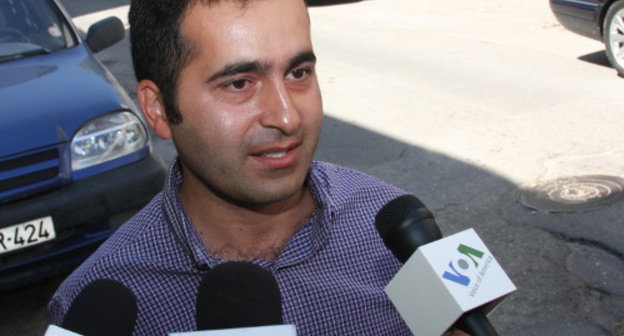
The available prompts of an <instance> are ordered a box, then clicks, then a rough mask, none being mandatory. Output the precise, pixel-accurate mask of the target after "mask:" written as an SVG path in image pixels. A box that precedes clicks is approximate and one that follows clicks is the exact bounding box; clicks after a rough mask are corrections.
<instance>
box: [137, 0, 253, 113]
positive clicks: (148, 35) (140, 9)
mask: <svg viewBox="0 0 624 336" xmlns="http://www.w3.org/2000/svg"><path fill="white" fill-rule="evenodd" d="M197 1H201V3H202V4H204V5H211V4H214V3H217V2H219V1H220V0H132V1H131V2H130V3H131V4H130V13H129V14H128V18H129V21H130V43H131V49H132V63H133V65H134V73H135V75H136V78H137V80H138V81H141V80H144V79H149V80H151V81H153V82H154V83H156V85H157V86H158V88H159V89H160V91H161V92H162V95H163V97H162V98H163V101H164V104H165V114H166V116H167V120H168V121H169V122H170V123H171V124H174V125H175V124H179V123H180V122H181V121H182V115H180V111H179V110H178V107H177V103H176V87H177V85H176V84H177V80H178V75H179V74H180V71H181V70H182V68H183V67H184V66H185V65H186V64H187V63H188V62H189V61H190V60H191V59H192V58H193V52H194V51H193V45H192V43H191V42H189V41H186V40H185V39H184V37H183V36H182V35H181V33H180V24H181V22H182V19H183V17H184V14H185V11H186V10H187V8H188V7H190V5H191V4H194V3H195V2H197ZM238 1H239V2H241V3H242V4H243V5H244V4H245V3H246V2H247V1H249V0H238Z"/></svg>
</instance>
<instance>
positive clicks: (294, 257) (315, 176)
mask: <svg viewBox="0 0 624 336" xmlns="http://www.w3.org/2000/svg"><path fill="white" fill-rule="evenodd" d="M320 168H321V166H320V164H319V163H318V162H312V164H311V165H310V169H309V171H308V175H307V177H306V183H307V185H308V186H309V188H310V190H311V192H312V196H313V197H314V199H315V201H316V203H317V209H316V211H315V212H314V214H313V216H312V218H311V219H310V220H309V221H308V223H306V224H305V225H304V226H303V227H302V228H301V230H299V231H298V232H297V233H296V234H295V235H293V237H292V238H291V239H290V241H289V242H288V243H287V244H286V246H285V247H284V250H283V251H282V253H281V254H280V255H279V257H278V259H277V260H276V261H275V262H268V261H265V260H259V259H258V260H249V261H250V262H253V263H255V264H259V265H261V266H263V267H266V268H277V267H287V266H291V265H294V264H297V263H300V262H302V261H304V260H306V259H308V258H310V257H312V256H313V255H314V254H315V253H316V252H318V251H319V250H321V249H322V248H323V246H324V245H325V243H326V242H327V239H328V233H329V230H330V226H331V223H332V222H333V217H334V215H335V212H336V207H335V205H334V202H333V200H332V197H331V192H330V191H331V183H330V178H329V176H327V174H326V173H325V172H324V171H323V169H320ZM182 180H183V176H182V169H181V167H180V162H179V161H178V160H175V161H174V162H173V164H172V165H171V166H170V168H169V172H168V175H167V179H166V180H165V186H164V190H163V203H162V206H163V210H164V213H165V217H166V218H167V222H168V225H169V227H170V228H171V230H172V233H173V235H174V236H175V238H176V240H177V241H178V242H179V243H180V245H181V246H182V248H183V249H184V250H186V252H187V253H188V254H189V255H190V257H191V258H192V260H193V262H194V263H195V265H196V266H197V267H198V268H199V269H208V268H212V267H214V266H216V265H218V264H220V263H223V262H225V261H226V260H223V259H220V258H215V257H213V256H212V255H211V254H210V252H208V251H207V250H206V248H205V246H204V244H203V242H202V239H201V237H200V236H199V233H198V232H197V230H196V229H195V226H194V225H193V223H192V221H191V218H190V217H189V216H188V214H187V213H186V211H185V210H184V208H183V206H182V202H181V200H180V197H179V194H178V192H179V187H180V185H181V183H182Z"/></svg>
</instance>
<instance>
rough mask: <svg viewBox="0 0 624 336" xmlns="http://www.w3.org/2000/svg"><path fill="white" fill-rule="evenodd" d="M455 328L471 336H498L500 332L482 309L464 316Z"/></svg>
mask: <svg viewBox="0 0 624 336" xmlns="http://www.w3.org/2000/svg"><path fill="white" fill-rule="evenodd" d="M455 327H456V328H458V329H460V330H462V331H464V332H465V333H467V334H469V335H471V336H498V332H496V329H494V326H493V325H492V323H490V320H488V318H487V316H485V313H483V311H481V310H480V309H478V310H473V311H471V312H468V313H466V314H464V315H462V317H460V318H459V320H458V321H457V323H455Z"/></svg>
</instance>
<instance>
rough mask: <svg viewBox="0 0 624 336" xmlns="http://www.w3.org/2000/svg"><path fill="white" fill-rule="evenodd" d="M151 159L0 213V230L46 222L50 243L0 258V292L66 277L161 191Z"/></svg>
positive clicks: (159, 169)
mask: <svg viewBox="0 0 624 336" xmlns="http://www.w3.org/2000/svg"><path fill="white" fill-rule="evenodd" d="M164 175H165V174H164V169H163V168H162V166H161V165H160V164H159V163H158V162H157V160H155V158H154V157H153V156H148V157H147V158H145V159H143V160H140V161H138V162H135V163H132V164H129V165H126V166H122V167H119V168H117V169H114V170H111V171H107V172H104V173H102V174H98V175H95V176H92V177H89V178H86V179H83V180H78V181H75V182H74V183H72V184H71V185H69V186H67V187H63V188H62V189H59V190H57V191H53V192H50V193H47V194H44V195H40V196H36V197H33V198H30V199H28V200H24V201H18V202H14V203H11V204H7V205H3V206H2V207H0V227H7V226H11V225H15V224H18V223H23V222H26V221H29V220H32V219H36V218H41V217H46V216H52V220H53V221H54V229H55V232H56V239H55V240H53V241H50V242H46V243H42V244H40V245H35V246H32V247H28V248H24V249H21V250H16V251H13V252H9V253H5V254H0V291H2V290H6V289H9V288H13V287H16V286H19V285H22V284H24V283H27V282H32V281H35V280H38V279H40V278H43V277H47V276H50V275H53V274H55V273H59V272H63V271H67V270H68V269H71V268H72V267H74V266H76V265H77V264H79V263H80V262H82V261H83V260H84V259H85V258H86V257H87V256H88V255H89V254H90V253H91V252H92V251H93V250H94V249H95V248H96V247H97V246H99V244H100V243H101V242H103V241H104V240H105V239H106V238H108V237H109V236H110V235H111V234H112V233H113V232H114V231H115V229H116V227H117V226H118V225H119V224H121V223H122V222H123V221H124V220H125V219H127V218H128V217H129V216H131V215H132V214H133V213H134V212H135V211H136V210H138V209H139V208H140V207H142V206H143V205H145V204H146V203H147V202H149V200H150V199H151V198H152V197H153V196H154V195H155V194H156V193H157V192H159V191H160V190H161V189H162V183H163V181H164Z"/></svg>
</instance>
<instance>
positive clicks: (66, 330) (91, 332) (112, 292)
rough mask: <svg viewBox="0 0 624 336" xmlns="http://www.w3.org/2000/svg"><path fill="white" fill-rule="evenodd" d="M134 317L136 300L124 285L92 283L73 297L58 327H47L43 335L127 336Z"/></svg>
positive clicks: (96, 281) (101, 280) (106, 281)
mask: <svg viewBox="0 0 624 336" xmlns="http://www.w3.org/2000/svg"><path fill="white" fill-rule="evenodd" d="M136 317H137V305H136V300H135V298H134V295H133V294H132V292H131V291H130V290H129V289H128V288H127V287H126V286H124V285H122V284H121V283H119V282H117V281H114V280H110V279H100V280H95V281H93V282H91V283H90V284H88V285H86V286H85V287H84V288H83V289H82V291H81V292H80V293H79V294H78V295H77V296H76V298H75V299H74V301H73V302H72V303H71V305H70V306H69V309H68V310H67V313H66V314H65V319H63V322H62V323H61V325H60V327H59V326H55V325H50V326H49V327H48V330H47V331H46V333H45V336H76V335H84V336H130V335H132V331H133V329H134V325H135V323H136Z"/></svg>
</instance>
